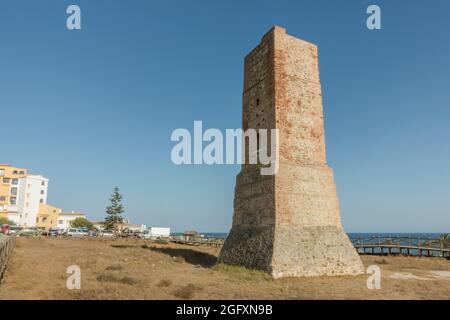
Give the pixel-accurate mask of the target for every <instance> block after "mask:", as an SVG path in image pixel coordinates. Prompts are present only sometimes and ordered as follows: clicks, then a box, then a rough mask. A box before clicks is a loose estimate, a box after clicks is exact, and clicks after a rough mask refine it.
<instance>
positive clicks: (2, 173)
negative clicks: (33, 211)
mask: <svg viewBox="0 0 450 320" xmlns="http://www.w3.org/2000/svg"><path fill="white" fill-rule="evenodd" d="M27 174H28V173H27V170H26V169H23V168H16V167H13V166H11V165H8V164H0V217H4V218H7V217H8V214H9V213H15V212H17V197H18V186H19V179H20V178H23V177H25V176H27Z"/></svg>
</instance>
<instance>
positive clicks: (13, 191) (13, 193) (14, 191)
mask: <svg viewBox="0 0 450 320" xmlns="http://www.w3.org/2000/svg"><path fill="white" fill-rule="evenodd" d="M11 195H12V196H17V187H12V188H11Z"/></svg>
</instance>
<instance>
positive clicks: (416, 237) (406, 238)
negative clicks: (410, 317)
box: [172, 232, 442, 255]
mask: <svg viewBox="0 0 450 320" xmlns="http://www.w3.org/2000/svg"><path fill="white" fill-rule="evenodd" d="M199 234H200V235H202V237H203V238H204V239H225V238H226V237H227V236H228V233H226V232H199ZM172 235H173V236H180V235H183V233H173V234H172ZM347 235H348V237H349V238H350V241H351V242H352V243H353V244H354V245H355V244H357V243H358V241H362V242H363V243H366V244H367V243H375V244H377V243H378V241H380V238H384V239H382V240H381V241H383V240H386V238H391V239H392V240H393V242H394V243H398V242H399V243H400V244H402V245H410V246H417V245H418V244H419V242H420V243H421V244H422V243H427V241H429V240H436V239H439V238H440V237H441V236H442V233H404V232H397V233H395V232H393V233H392V232H391V233H386V232H385V233H363V232H361V233H347ZM362 239H363V240H362ZM430 243H433V244H431V245H430ZM428 245H429V246H431V247H435V246H437V247H439V243H438V242H431V241H429V242H428ZM424 246H425V245H424ZM380 250H381V249H379V248H378V251H380ZM378 253H380V252H378ZM410 254H411V255H418V250H416V249H411V250H410ZM431 254H432V255H435V254H438V253H437V252H431Z"/></svg>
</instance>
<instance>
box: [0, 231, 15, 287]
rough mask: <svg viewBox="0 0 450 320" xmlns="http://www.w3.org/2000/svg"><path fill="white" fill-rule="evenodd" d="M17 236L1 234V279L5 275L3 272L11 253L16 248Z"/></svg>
mask: <svg viewBox="0 0 450 320" xmlns="http://www.w3.org/2000/svg"><path fill="white" fill-rule="evenodd" d="M15 240H16V238H15V237H14V236H13V237H9V236H3V235H0V281H1V280H2V277H3V272H4V271H5V269H6V264H7V262H8V258H9V255H10V253H11V251H12V249H13V248H14V243H15Z"/></svg>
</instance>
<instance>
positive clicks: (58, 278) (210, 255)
mask: <svg viewBox="0 0 450 320" xmlns="http://www.w3.org/2000/svg"><path fill="white" fill-rule="evenodd" d="M218 253H219V249H218V248H212V247H203V246H199V247H192V246H183V245H176V244H155V243H151V242H149V241H145V240H134V239H119V240H110V239H108V240H106V239H54V238H50V239H46V238H42V239H39V238H18V239H17V243H16V247H15V249H14V251H13V254H12V256H11V259H10V263H9V264H8V267H7V269H6V272H5V276H4V279H3V281H2V284H1V285H0V299H450V278H445V277H442V278H436V277H433V276H432V274H433V273H432V271H439V272H440V274H444V275H445V274H446V272H449V271H450V261H449V260H445V259H442V258H426V257H422V258H419V257H401V256H395V257H394V256H386V257H380V256H369V255H367V256H362V260H363V262H364V264H365V266H366V267H367V266H369V265H372V264H377V265H379V266H380V268H381V270H382V284H381V286H382V288H381V290H368V289H367V286H366V281H367V276H366V275H361V276H357V277H314V278H283V279H278V280H273V279H272V278H270V277H269V276H268V275H267V274H265V273H263V272H260V271H257V270H248V269H244V268H241V267H236V266H227V265H221V264H219V265H217V264H216V261H217V255H218ZM70 265H78V266H79V267H80V270H81V290H68V289H66V280H67V277H68V276H69V275H68V274H67V273H66V269H67V267H68V266H70ZM398 273H402V274H413V275H414V276H417V278H430V279H431V280H426V281H424V280H418V279H414V278H411V279H410V278H408V279H398V277H397V279H396V277H395V276H394V278H392V276H393V275H396V274H398ZM400 278H401V277H400Z"/></svg>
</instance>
